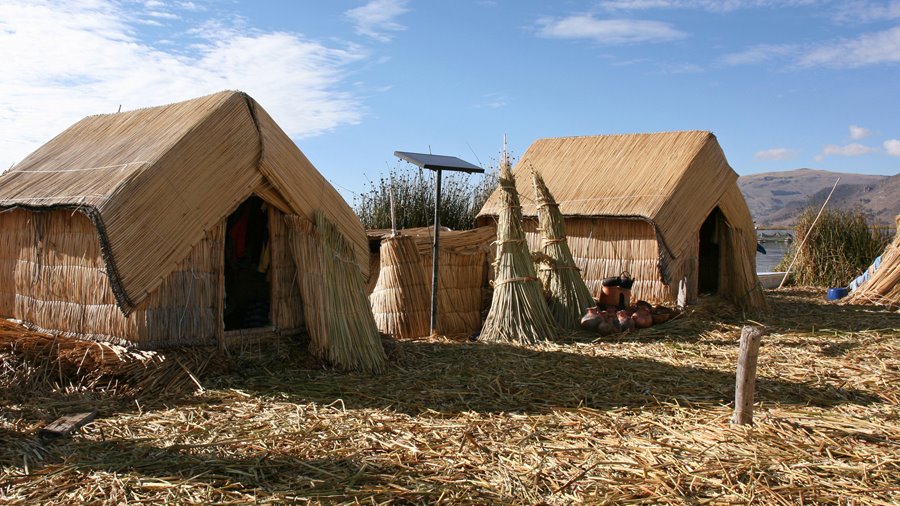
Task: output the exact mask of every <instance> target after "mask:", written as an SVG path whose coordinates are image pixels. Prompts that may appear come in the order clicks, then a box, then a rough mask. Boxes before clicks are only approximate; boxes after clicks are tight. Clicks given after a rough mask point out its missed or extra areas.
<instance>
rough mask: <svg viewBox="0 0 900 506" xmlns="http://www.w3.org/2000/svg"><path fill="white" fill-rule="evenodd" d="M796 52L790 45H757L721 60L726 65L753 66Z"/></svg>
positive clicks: (730, 54) (727, 55)
mask: <svg viewBox="0 0 900 506" xmlns="http://www.w3.org/2000/svg"><path fill="white" fill-rule="evenodd" d="M795 51H796V47H795V46H793V45H790V44H759V45H756V46H752V47H750V48H747V49H745V50H743V51H739V52H737V53H729V54H726V55H725V56H723V57H722V58H721V61H722V63H724V64H726V65H754V64H758V63H764V62H767V61H771V60H774V59H778V58H781V57H783V56H785V55H789V54H791V53H793V52H795Z"/></svg>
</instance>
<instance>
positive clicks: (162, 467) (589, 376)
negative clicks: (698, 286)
mask: <svg viewBox="0 0 900 506" xmlns="http://www.w3.org/2000/svg"><path fill="white" fill-rule="evenodd" d="M767 295H769V297H770V298H771V299H770V300H771V302H772V308H773V311H772V313H771V314H770V315H768V316H767V317H766V320H765V321H764V322H763V323H765V324H766V325H768V327H769V330H770V334H769V336H767V337H765V338H764V339H763V346H762V348H761V352H760V359H759V360H760V362H759V376H760V379H759V383H758V385H757V386H758V388H757V399H758V401H759V402H758V404H757V405H756V425H754V426H733V425H731V424H729V418H730V416H731V409H730V407H729V406H728V405H727V403H728V402H730V401H731V397H732V395H733V392H734V364H735V361H736V357H737V352H738V336H739V334H740V327H741V325H743V324H744V323H746V322H745V321H744V320H742V319H741V317H740V315H739V314H738V313H737V311H736V310H734V309H731V308H730V306H726V305H723V304H719V303H717V302H715V301H714V300H704V302H703V304H702V305H700V306H698V307H696V308H695V309H693V310H691V311H689V312H688V313H687V314H685V315H684V316H683V317H682V318H681V319H678V320H675V321H671V322H668V323H666V324H663V325H659V326H656V327H653V328H651V329H647V330H645V331H641V332H637V333H632V334H626V335H625V336H623V337H619V338H617V339H607V338H604V339H603V340H596V341H592V340H591V339H590V338H589V337H587V335H582V334H569V335H565V336H561V339H560V340H559V341H557V342H555V343H546V344H543V345H541V346H540V347H538V346H521V345H520V346H504V345H497V344H488V343H469V342H459V341H452V340H448V339H442V338H432V339H427V340H420V341H404V342H399V343H395V344H394V345H393V346H392V347H390V349H389V352H390V360H389V367H387V369H386V371H385V372H384V374H382V375H381V376H378V377H377V378H374V377H372V376H368V375H364V374H359V373H350V374H346V373H339V372H335V371H331V370H325V369H322V368H321V367H320V366H316V365H315V363H314V362H311V361H310V360H309V359H308V357H307V355H306V354H305V346H304V345H302V344H297V345H293V346H285V345H282V346H280V347H278V348H273V349H270V350H266V351H265V353H262V354H260V355H259V356H257V357H245V358H242V359H232V360H231V361H230V362H229V365H230V368H229V369H228V372H226V373H224V374H216V375H209V374H207V375H198V380H199V382H200V383H201V384H203V386H204V387H205V388H206V390H205V391H204V392H202V393H194V394H193V395H184V394H182V395H179V396H177V397H174V398H171V399H170V400H168V401H167V400H161V399H160V397H159V396H158V394H156V393H153V394H150V395H144V394H141V393H140V392H131V393H128V394H122V395H115V396H108V397H102V396H98V395H85V392H82V391H67V390H66V389H65V388H62V387H59V386H56V387H54V386H53V385H52V384H51V382H46V383H41V384H34V385H32V386H31V387H30V395H28V396H12V395H11V394H10V393H9V392H10V391H9V390H5V389H4V390H2V392H4V393H3V394H0V395H3V396H4V406H5V407H4V410H3V414H2V419H0V502H5V503H8V504H35V503H49V504H71V503H73V502H81V503H109V504H112V503H124V502H129V503H154V504H159V503H163V502H168V503H209V502H218V503H247V502H254V501H258V502H261V503H272V502H287V501H296V502H304V501H309V502H313V503H329V504H336V503H337V504H356V503H357V502H359V503H365V504H390V503H403V504H408V503H421V504H424V503H427V504H434V503H445V504H486V503H502V504H534V503H545V504H571V503H578V502H588V503H653V504H659V503H685V502H687V503H709V502H711V503H719V504H721V503H759V504H796V503H838V502H840V503H842V504H893V503H896V502H897V498H898V497H900V395H898V393H897V389H896V385H897V384H898V381H900V319H898V315H897V313H896V312H894V313H891V312H888V311H886V310H884V309H883V308H876V307H868V306H852V305H837V304H827V303H825V302H824V301H822V300H821V299H822V294H821V293H819V292H813V291H804V290H801V289H791V290H787V291H779V292H768V294H767ZM0 386H4V387H5V386H8V384H4V385H0ZM92 407H96V408H99V409H100V416H99V417H98V419H97V420H96V421H94V422H93V423H91V424H89V425H87V426H86V427H85V428H84V429H82V430H81V431H80V432H79V433H78V434H76V435H74V436H73V437H71V438H69V439H63V440H58V441H55V442H42V441H39V440H37V439H36V438H35V436H34V434H35V433H36V431H37V429H38V428H39V427H41V426H43V425H44V424H45V423H46V422H48V421H50V420H52V419H54V418H55V417H56V416H58V415H60V414H63V413H70V412H73V411H77V410H85V409H89V408H92Z"/></svg>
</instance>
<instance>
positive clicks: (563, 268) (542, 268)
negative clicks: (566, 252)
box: [538, 265, 581, 272]
mask: <svg viewBox="0 0 900 506" xmlns="http://www.w3.org/2000/svg"><path fill="white" fill-rule="evenodd" d="M538 270H539V271H542V272H546V271H562V270H571V271H581V269H580V268H579V267H576V266H574V265H560V266H557V267H541V268H540V269H538Z"/></svg>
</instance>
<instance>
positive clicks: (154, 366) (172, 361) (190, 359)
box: [0, 320, 223, 397]
mask: <svg viewBox="0 0 900 506" xmlns="http://www.w3.org/2000/svg"><path fill="white" fill-rule="evenodd" d="M214 358H222V357H220V356H219V355H217V354H216V353H215V352H214V351H213V352H212V353H211V352H210V348H209V347H190V348H179V349H169V350H166V351H165V352H154V351H137V350H129V349H127V348H124V347H122V346H118V345H115V344H108V343H98V342H89V341H83V340H80V339H73V338H69V337H64V336H55V337H54V336H50V335H46V334H43V333H38V332H31V331H28V330H25V329H24V328H23V327H21V326H19V325H16V324H14V323H11V322H9V321H6V320H0V387H2V388H3V389H4V390H5V391H6V392H7V394H11V393H12V394H18V395H20V396H25V397H27V396H31V395H34V394H35V393H36V392H39V391H46V390H57V389H62V390H65V391H73V390H74V391H82V390H83V391H103V392H107V393H111V394H114V395H127V396H130V395H142V396H176V395H182V394H185V393H189V392H192V391H194V390H198V389H200V388H201V384H200V382H199V380H198V377H199V376H200V375H201V374H203V373H204V372H206V371H207V370H208V369H209V368H210V366H211V365H212V364H221V363H222V362H223V361H222V360H214Z"/></svg>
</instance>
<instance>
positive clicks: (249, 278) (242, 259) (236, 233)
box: [223, 195, 272, 330]
mask: <svg viewBox="0 0 900 506" xmlns="http://www.w3.org/2000/svg"><path fill="white" fill-rule="evenodd" d="M268 216H269V213H268V210H267V207H266V203H265V202H264V201H263V200H262V199H261V198H259V197H257V196H255V195H254V196H251V197H249V198H248V199H247V200H245V201H244V202H243V203H241V205H239V206H238V208H237V209H236V210H235V211H234V212H233V213H232V214H231V215H230V216H229V217H228V221H227V223H226V229H225V266H224V269H225V310H224V315H223V317H224V319H225V330H235V329H252V328H258V327H265V326H267V325H269V324H270V322H271V310H270V308H271V299H272V286H271V282H270V280H269V276H268V271H269V261H270V254H271V253H270V247H269V219H268Z"/></svg>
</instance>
